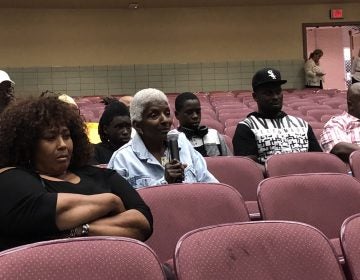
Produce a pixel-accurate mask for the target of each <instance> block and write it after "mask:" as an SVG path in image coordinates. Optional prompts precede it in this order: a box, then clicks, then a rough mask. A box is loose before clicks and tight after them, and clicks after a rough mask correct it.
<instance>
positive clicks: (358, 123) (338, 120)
mask: <svg viewBox="0 0 360 280" xmlns="http://www.w3.org/2000/svg"><path fill="white" fill-rule="evenodd" d="M340 142H346V143H351V144H357V145H360V120H359V119H358V118H356V117H354V116H352V115H350V114H349V113H347V112H344V113H342V114H341V115H338V116H334V117H332V118H331V119H330V120H329V121H328V122H327V123H326V124H325V126H324V130H323V132H322V134H321V139H320V144H321V146H322V147H323V149H324V151H325V152H328V153H329V152H330V151H331V150H332V148H333V147H334V146H335V145H336V144H338V143H340Z"/></svg>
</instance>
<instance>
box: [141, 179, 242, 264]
mask: <svg viewBox="0 0 360 280" xmlns="http://www.w3.org/2000/svg"><path fill="white" fill-rule="evenodd" d="M138 192H139V194H140V195H141V197H142V198H143V199H144V201H145V202H146V203H147V204H148V205H149V207H150V209H151V211H152V214H153V217H154V232H153V234H152V236H151V237H150V238H149V240H148V241H146V243H147V244H148V245H149V246H150V247H151V248H153V249H154V250H155V252H156V253H157V255H158V256H159V258H160V260H161V261H162V262H165V261H167V260H169V259H171V258H172V257H173V253H174V250H175V246H176V242H177V241H178V240H179V238H180V237H181V236H182V235H183V234H185V233H186V232H188V231H190V230H194V229H196V228H200V227H204V226H209V225H215V224H220V223H231V222H243V221H249V214H248V212H247V209H246V206H245V203H244V201H243V199H242V197H241V195H240V193H239V192H238V191H236V190H235V189H234V188H233V187H231V186H228V185H225V184H216V183H208V184H207V183H193V184H169V185H161V186H153V187H147V188H142V189H139V190H138Z"/></svg>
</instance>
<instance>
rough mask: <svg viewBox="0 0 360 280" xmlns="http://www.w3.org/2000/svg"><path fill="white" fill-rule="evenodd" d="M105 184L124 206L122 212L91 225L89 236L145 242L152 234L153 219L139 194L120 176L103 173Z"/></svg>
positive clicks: (114, 173) (108, 172)
mask: <svg viewBox="0 0 360 280" xmlns="http://www.w3.org/2000/svg"><path fill="white" fill-rule="evenodd" d="M102 171H103V172H104V173H107V174H106V175H105V176H106V184H107V185H108V186H109V188H110V189H111V192H112V193H113V194H114V195H116V196H117V197H119V198H120V199H121V201H122V202H123V204H124V211H123V212H122V213H118V214H116V215H113V216H108V217H103V218H100V219H97V220H95V221H93V222H91V223H89V225H90V230H89V235H114V236H125V237H130V238H136V239H138V240H142V241H144V240H146V239H147V238H149V237H150V235H151V233H152V225H153V217H152V214H151V211H150V208H149V207H148V206H147V205H146V204H145V202H144V200H143V199H142V198H141V197H140V195H139V193H138V192H137V191H136V190H135V189H134V188H133V187H132V186H131V185H130V184H129V183H128V182H127V181H126V180H125V179H124V178H122V177H121V176H120V175H118V174H117V173H116V172H113V171H105V170H102Z"/></svg>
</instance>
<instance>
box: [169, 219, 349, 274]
mask: <svg viewBox="0 0 360 280" xmlns="http://www.w3.org/2000/svg"><path fill="white" fill-rule="evenodd" d="M175 270H176V274H177V277H178V279H179V280H192V279H197V280H202V279H204V280H205V279H206V280H215V279H216V280H217V279H226V280H237V279H244V280H250V279H251V280H263V279H277V280H288V279H292V280H304V279H316V280H328V279H332V280H337V279H345V277H344V274H343V272H342V270H341V267H340V265H339V263H338V261H337V259H336V257H335V253H334V251H333V249H332V247H331V245H330V243H329V241H328V239H327V238H326V237H325V236H324V235H323V234H322V233H321V232H319V231H318V230H317V229H315V228H313V227H311V226H309V225H305V224H301V223H292V222H284V221H281V222H280V221H279V222H277V221H271V222H264V221H261V222H251V223H234V224H225V225H224V224H223V225H217V226H211V227H205V228H201V229H197V230H194V231H192V232H189V233H187V234H186V235H184V236H183V237H181V239H180V240H179V242H178V244H177V246H176V252H175Z"/></svg>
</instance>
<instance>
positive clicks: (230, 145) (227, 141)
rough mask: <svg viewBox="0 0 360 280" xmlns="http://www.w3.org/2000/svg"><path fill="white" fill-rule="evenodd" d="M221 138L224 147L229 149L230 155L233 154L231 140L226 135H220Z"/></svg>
mask: <svg viewBox="0 0 360 280" xmlns="http://www.w3.org/2000/svg"><path fill="white" fill-rule="evenodd" d="M222 137H223V138H224V141H225V143H226V146H227V147H228V148H229V150H230V151H231V153H232V154H234V146H233V143H232V138H231V137H230V136H228V135H225V134H222Z"/></svg>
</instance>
